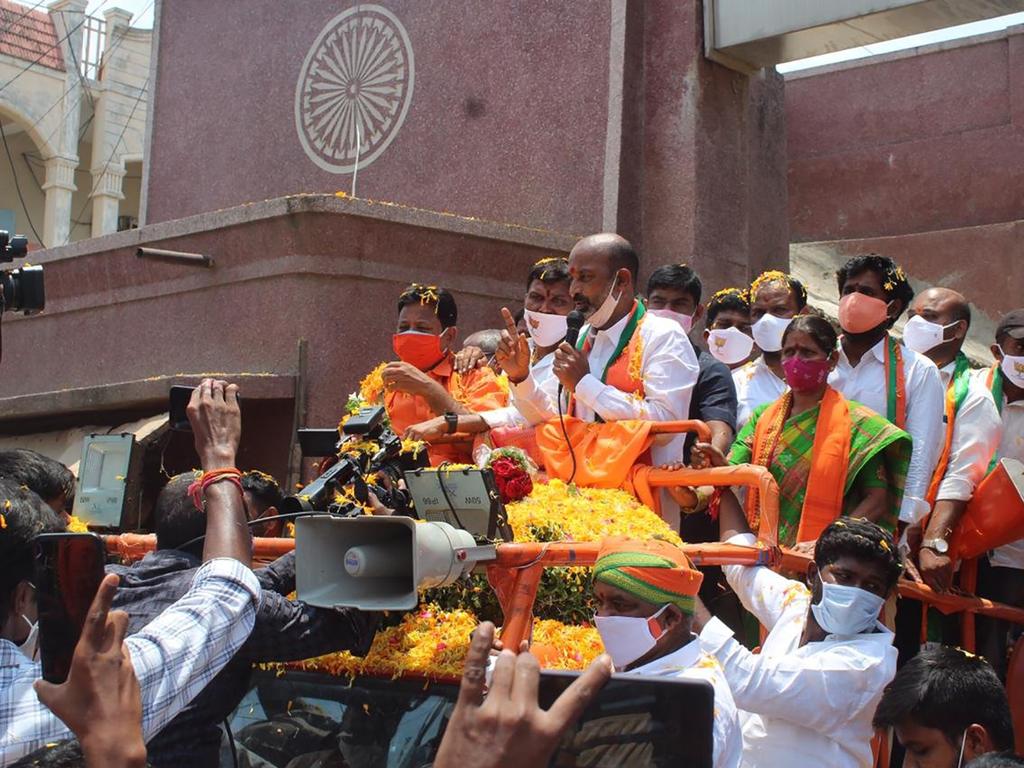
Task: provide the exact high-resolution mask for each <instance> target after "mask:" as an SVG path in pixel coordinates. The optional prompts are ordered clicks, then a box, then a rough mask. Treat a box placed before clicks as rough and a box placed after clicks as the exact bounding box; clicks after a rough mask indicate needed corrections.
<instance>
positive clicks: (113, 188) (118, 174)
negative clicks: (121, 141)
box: [91, 163, 125, 237]
mask: <svg viewBox="0 0 1024 768" xmlns="http://www.w3.org/2000/svg"><path fill="white" fill-rule="evenodd" d="M124 176H125V170H124V168H119V167H117V166H116V165H115V164H113V163H111V164H110V165H108V166H107V167H106V168H94V169H93V170H92V195H91V197H92V236H93V237H99V236H100V235H109V234H110V233H112V232H117V214H118V210H119V208H120V204H121V201H122V200H124V193H123V192H122V191H121V186H122V183H123V182H124Z"/></svg>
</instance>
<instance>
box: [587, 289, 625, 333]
mask: <svg viewBox="0 0 1024 768" xmlns="http://www.w3.org/2000/svg"><path fill="white" fill-rule="evenodd" d="M618 283H619V278H615V279H614V280H612V287H611V288H610V289H608V296H607V297H606V298H605V300H604V301H603V302H602V303H601V306H600V307H598V308H597V309H596V310H594V312H593V313H592V314H591V315H590V317H588V318H587V322H588V323H590V327H591V328H597V329H598V330H600V329H602V328H604V326H605V325H607V324H608V320H609V319H611V316H612V312H614V311H615V306H616V305H617V304H618V303H619V299H620V298H622V291H619V294H618V295H617V296H616V295H614V294H615V286H616V285H618Z"/></svg>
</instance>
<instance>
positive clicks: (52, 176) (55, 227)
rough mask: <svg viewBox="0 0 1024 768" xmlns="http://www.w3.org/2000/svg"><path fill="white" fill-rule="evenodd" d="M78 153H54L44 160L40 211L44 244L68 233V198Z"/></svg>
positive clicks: (58, 241)
mask: <svg viewBox="0 0 1024 768" xmlns="http://www.w3.org/2000/svg"><path fill="white" fill-rule="evenodd" d="M76 168H78V157H64V156H62V155H55V156H54V157H51V158H49V159H47V160H46V181H45V182H44V183H43V190H44V191H45V192H46V206H45V210H44V213H43V240H44V243H43V244H44V245H45V246H46V247H47V248H54V247H56V246H59V245H64V244H65V243H66V242H68V240H69V238H70V235H71V216H72V212H71V199H72V196H73V195H74V193H75V192H76V191H77V189H78V188H77V187H76V186H75V169H76Z"/></svg>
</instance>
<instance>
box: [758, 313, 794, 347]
mask: <svg viewBox="0 0 1024 768" xmlns="http://www.w3.org/2000/svg"><path fill="white" fill-rule="evenodd" d="M792 322H793V318H791V317H776V316H775V315H764V316H763V317H762V318H761V319H760V320H758V321H757V322H756V323H754V324H753V325H752V326H751V327H750V330H751V332H752V333H753V334H754V341H756V342H757V346H759V347H760V348H761V351H762V352H778V351H779V350H780V349H782V334H784V333H785V332H786V329H787V328H789V324H790V323H792Z"/></svg>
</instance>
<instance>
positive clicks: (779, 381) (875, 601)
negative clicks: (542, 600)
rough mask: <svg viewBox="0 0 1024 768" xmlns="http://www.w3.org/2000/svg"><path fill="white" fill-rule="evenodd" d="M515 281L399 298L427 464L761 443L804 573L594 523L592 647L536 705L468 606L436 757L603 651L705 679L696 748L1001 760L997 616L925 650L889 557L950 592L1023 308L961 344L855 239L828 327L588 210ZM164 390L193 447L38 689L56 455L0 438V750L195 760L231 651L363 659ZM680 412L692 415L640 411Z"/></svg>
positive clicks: (538, 728)
mask: <svg viewBox="0 0 1024 768" xmlns="http://www.w3.org/2000/svg"><path fill="white" fill-rule="evenodd" d="M525 278H526V279H525V285H526V290H525V294H524V299H523V306H522V309H521V310H520V311H518V312H513V311H512V310H510V309H509V308H502V309H501V312H500V314H499V313H498V312H497V311H496V312H495V321H496V322H495V324H496V325H498V326H499V327H497V328H493V329H483V330H480V331H478V332H476V333H474V334H472V335H471V336H469V337H467V339H466V341H465V342H464V343H462V344H460V342H459V328H458V311H457V307H456V302H455V299H454V297H453V296H452V294H451V293H450V292H449V291H447V290H445V289H444V288H442V287H438V286H431V285H420V284H416V285H412V286H410V287H409V288H408V289H407V290H405V291H403V292H402V293H401V295H400V296H399V298H398V301H397V315H398V317H397V323H396V331H395V334H394V338H393V351H394V354H395V356H396V357H397V358H398V359H397V360H395V361H394V362H391V363H388V364H387V365H386V366H384V368H383V370H382V372H381V378H382V381H383V385H384V395H383V405H384V407H385V409H386V411H387V415H388V418H389V419H390V423H391V426H392V428H393V429H394V430H395V431H396V432H398V433H399V434H400V435H402V436H403V437H405V438H409V439H413V440H422V441H425V442H426V443H428V444H429V445H430V447H429V457H430V460H431V462H432V463H433V464H435V465H440V464H444V463H450V462H455V463H470V462H473V461H474V455H475V454H476V450H475V449H476V448H478V447H479V446H480V445H481V444H484V445H487V446H491V447H501V446H505V445H515V446H519V447H523V448H524V449H525V450H526V452H527V453H528V454H529V455H530V456H531V457H532V458H534V459H535V461H536V462H537V463H538V464H539V465H540V468H541V470H542V471H543V472H545V473H546V474H547V475H548V476H549V477H552V478H559V479H562V480H567V481H572V482H576V483H578V484H584V485H586V484H593V485H599V486H601V487H619V486H621V487H625V488H628V487H630V486H629V483H630V477H631V473H632V472H633V471H634V469H635V467H637V466H655V467H668V468H675V467H682V466H690V467H693V468H695V469H705V468H709V467H725V466H729V465H739V464H754V465H759V466H762V467H765V468H766V469H767V470H768V472H770V474H771V475H772V477H773V478H774V479H775V481H776V485H777V489H778V502H779V504H778V506H779V519H778V525H777V531H773V532H772V533H773V534H774V535H776V536H777V542H778V545H779V546H781V547H784V548H786V549H788V550H791V551H792V552H794V553H796V554H797V555H803V556H804V557H806V558H807V559H808V561H809V562H808V566H807V572H806V577H804V575H803V574H799V575H797V574H794V573H779V572H776V571H775V570H772V569H770V568H768V567H766V566H764V565H758V566H739V565H729V566H724V567H722V568H715V567H706V568H701V569H698V568H695V567H694V566H693V565H692V564H691V563H690V562H689V560H688V559H687V558H686V556H685V554H684V553H683V551H682V550H681V549H679V547H677V546H674V545H672V544H670V543H667V542H663V541H634V540H629V539H621V538H607V539H605V540H604V541H602V542H601V546H600V553H599V556H598V558H597V562H596V563H595V565H594V569H593V583H592V591H593V600H594V604H595V607H596V613H595V616H594V624H595V627H596V629H597V631H598V632H599V633H600V635H601V638H602V641H603V644H604V647H605V651H606V656H603V657H602V658H600V659H598V661H596V662H595V663H594V665H592V667H591V668H590V669H589V670H588V671H587V672H585V673H584V674H583V675H582V676H581V677H580V678H579V679H578V680H577V681H576V683H574V684H573V685H572V686H571V687H570V688H569V689H568V690H567V691H566V692H565V693H564V694H563V696H562V697H561V698H560V699H559V700H558V702H556V704H555V706H553V707H551V708H550V709H548V710H543V709H541V708H539V706H538V704H537V675H538V665H537V662H536V660H535V659H533V658H532V656H531V655H530V654H529V653H527V652H520V653H515V652H514V651H515V650H520V649H504V650H501V651H500V653H497V655H496V656H494V655H493V654H494V653H495V651H494V648H495V647H500V643H498V642H497V640H496V637H495V628H494V627H493V626H492V625H490V624H487V623H485V624H482V625H481V626H480V627H479V628H478V630H477V632H476V633H474V637H473V640H472V643H471V646H470V650H469V655H468V657H467V660H466V666H465V673H464V676H463V680H462V687H461V692H460V695H459V699H458V702H457V703H456V705H455V707H454V710H453V711H452V713H451V716H450V718H449V722H448V727H447V730H446V732H445V736H444V738H443V740H442V742H441V745H440V748H439V751H438V753H437V755H436V760H435V762H434V764H435V765H439V766H455V765H458V766H459V768H469V767H470V766H506V765H513V764H515V765H519V764H520V763H522V762H524V761H526V762H527V763H529V761H530V760H534V759H536V760H537V761H539V762H540V763H543V762H545V761H546V760H548V759H549V758H550V756H551V755H552V753H553V752H554V750H555V748H556V746H557V744H558V742H559V740H560V739H561V737H562V734H563V733H564V731H565V730H566V729H567V728H568V727H569V726H570V725H571V724H572V722H573V721H574V720H576V719H577V718H578V717H579V715H580V714H581V713H582V712H583V710H584V709H585V708H586V706H587V704H588V703H589V702H590V701H592V700H593V698H594V697H595V696H596V695H597V693H598V691H599V690H600V687H601V685H602V684H603V683H604V681H605V680H607V678H608V676H609V675H610V674H611V673H612V671H615V672H618V673H621V674H625V675H630V676H643V677H652V678H659V677H672V678H683V679H693V680H703V681H706V682H708V683H710V685H711V686H712V688H713V690H714V702H715V705H714V725H713V744H714V765H715V766H716V768H726V767H732V766H752V767H753V766H756V767H758V768H768V767H775V766H793V765H800V766H834V767H836V768H842V767H845V766H851V767H852V766H871V765H873V764H874V762H873V761H874V759H875V751H877V742H876V741H875V740H874V739H875V736H876V734H877V733H878V732H881V731H888V730H891V731H892V733H894V735H895V739H896V741H897V742H898V745H899V746H898V747H897V749H896V759H897V760H900V759H901V760H902V761H903V763H902V764H903V765H905V766H908V768H913V767H915V766H920V767H922V768H931V767H934V768H954V766H955V767H956V768H960V767H961V766H966V765H971V766H977V767H979V768H983V767H984V766H1002V765H1021V764H1024V761H1021V760H1019V759H1018V758H1015V757H1013V756H1012V753H1013V749H1014V733H1013V724H1012V719H1011V717H1010V709H1009V704H1008V700H1007V696H1006V693H1005V689H1004V686H1003V681H1004V679H1005V677H1006V674H1007V658H1008V653H1009V650H1010V647H1011V644H1012V642H1013V641H1014V639H1015V637H1016V633H1015V632H1014V629H1013V626H1012V625H1010V624H1009V623H1007V622H1003V621H994V620H985V619H982V618H979V620H978V635H979V644H978V647H979V653H980V655H979V656H975V655H973V654H970V653H967V652H964V651H961V650H958V649H955V648H952V647H949V646H943V645H941V644H939V643H926V644H924V645H923V646H922V642H921V641H922V635H927V637H928V639H929V640H931V639H932V635H933V634H934V629H935V627H933V626H932V625H933V624H934V625H935V626H936V627H937V628H938V629H939V630H942V629H946V630H948V629H949V626H948V624H949V622H950V621H954V622H955V619H950V618H948V617H937V618H936V619H935V620H934V621H929V626H928V627H927V628H923V627H922V622H923V619H922V616H923V615H926V613H925V611H923V609H922V606H921V604H919V603H915V602H913V601H910V600H907V599H900V600H898V601H897V600H896V599H895V596H896V591H897V584H898V582H899V580H900V579H911V580H914V581H917V582H919V583H921V584H923V585H926V586H927V587H928V588H930V589H931V590H933V591H934V592H937V593H946V592H949V591H951V590H954V589H955V588H956V585H957V579H958V576H959V574H958V556H957V551H956V549H955V543H956V542H955V533H956V531H957V529H958V526H959V525H960V524H961V521H962V520H963V519H964V517H965V515H966V514H968V509H969V508H970V505H971V502H972V500H974V498H975V496H976V494H977V491H978V489H979V487H981V486H982V483H983V481H984V480H985V479H986V477H987V476H988V475H989V474H990V473H992V472H993V471H995V470H996V468H997V466H998V462H999V460H1000V459H1003V458H1008V459H1016V460H1018V461H1024V309H1021V310H1015V311H1012V312H1009V313H1008V314H1006V315H1005V316H1003V317H1002V318H1001V319H1000V321H999V323H998V325H997V327H996V331H995V336H994V339H993V344H992V347H991V354H992V359H991V360H986V361H973V363H972V361H971V360H969V359H968V357H967V356H966V355H965V353H964V351H963V346H964V343H965V340H966V338H967V333H968V330H969V329H970V326H971V311H970V306H969V302H968V300H967V299H966V298H965V297H964V296H962V295H961V294H959V293H957V292H955V291H953V290H950V289H948V288H944V287H934V288H930V289H928V290H925V291H923V292H921V293H920V294H918V295H915V292H914V290H913V289H912V287H911V285H910V282H909V280H908V279H907V277H906V275H905V274H904V272H903V270H902V269H901V268H900V267H899V266H898V265H897V264H895V263H894V262H893V261H892V260H891V259H889V258H887V257H885V256H880V255H876V254H871V255H865V256H857V257H854V258H852V259H850V260H849V261H848V262H847V263H846V264H844V265H843V266H842V268H841V269H840V270H839V271H838V273H837V286H836V288H837V294H836V295H837V299H838V318H837V319H836V321H833V320H831V319H829V318H828V317H827V316H826V315H825V314H824V313H823V312H822V311H820V310H819V309H817V308H815V307H812V306H809V304H808V294H807V291H806V289H805V288H804V286H803V285H802V284H801V283H800V281H798V280H797V279H795V278H793V277H792V276H790V275H787V274H784V273H782V272H775V271H773V272H767V273H765V274H763V275H761V276H759V277H758V278H757V279H756V280H754V281H753V282H752V284H751V285H750V286H749V287H746V286H744V287H726V288H723V289H722V290H719V291H717V292H716V293H714V294H713V295H712V296H711V297H710V298H706V297H705V290H704V286H703V284H702V282H701V279H700V277H699V276H698V275H697V274H696V273H695V271H694V270H693V269H691V268H690V267H688V266H685V265H666V266H662V267H659V268H657V269H655V270H654V271H653V272H652V273H651V275H650V276H649V278H648V280H647V282H646V285H643V284H641V282H640V278H641V275H640V270H639V259H638V257H637V254H636V252H635V251H634V249H633V248H632V246H631V245H630V244H629V243H628V242H627V241H626V240H624V239H623V238H621V237H619V236H617V235H613V234H598V235H592V236H589V237H585V238H583V239H582V240H580V241H579V242H578V243H577V244H576V246H575V247H574V248H573V249H572V252H571V253H570V254H569V256H568V258H562V257H553V258H547V259H543V260H541V261H540V262H538V263H537V264H535V265H534V266H533V267H532V268H531V269H530V270H529V272H528V273H527V274H526V275H525ZM573 313H578V314H576V315H574V314H573ZM580 316H582V317H580ZM904 316H908V317H909V319H908V321H907V323H906V325H905V327H904V330H903V333H902V338H897V336H896V335H895V334H894V332H893V328H894V326H895V325H896V323H897V321H898V320H900V319H901V318H903V317H904ZM701 324H703V330H702V331H701V332H700V333H698V330H699V329H700V326H701ZM581 325H582V327H580V326H581ZM577 332H578V333H577ZM977 364H981V367H976V365H977ZM188 415H189V419H190V421H191V423H192V425H193V430H194V433H195V444H196V450H197V453H198V456H199V460H200V466H201V470H199V471H196V472H191V473H187V474H185V475H179V476H177V477H175V478H172V479H171V480H170V481H169V482H168V483H167V484H166V486H165V487H164V489H163V490H162V491H161V493H160V496H159V498H158V500H157V503H156V508H155V510H154V521H155V531H156V536H157V549H156V551H154V552H152V553H151V554H149V555H147V556H146V557H145V558H143V559H142V560H141V561H139V562H137V563H134V564H131V565H111V566H108V577H107V579H106V580H105V581H104V582H103V585H102V587H101V589H100V592H99V593H98V595H97V596H96V601H95V605H94V610H93V612H92V613H91V614H90V618H89V621H88V623H87V626H86V629H85V631H84V632H83V636H82V639H81V641H80V643H79V647H78V649H77V651H76V655H75V659H74V662H73V665H72V670H71V675H70V676H69V678H68V680H67V682H66V683H64V684H63V685H59V686H54V685H51V684H48V683H45V682H42V681H40V667H39V663H38V658H37V656H38V653H37V648H38V645H37V634H38V632H37V615H38V612H37V607H36V605H35V588H34V586H33V585H32V581H31V579H32V577H31V574H32V547H31V543H32V539H33V537H34V536H36V535H37V534H39V533H43V532H50V531H60V530H64V529H65V527H66V524H67V513H68V512H69V511H70V509H71V507H70V504H71V502H72V501H73V498H74V493H75V480H74V477H73V475H71V473H70V472H69V471H68V470H67V468H65V467H63V466H62V465H60V464H59V463H58V462H55V461H52V460H49V459H46V458H45V457H42V456H40V455H38V454H34V453H33V452H30V451H8V452H0V498H5V501H4V502H3V503H4V508H3V509H2V510H0V511H2V514H0V544H2V552H3V557H4V559H5V567H4V570H3V574H4V575H3V583H2V584H0V677H2V678H3V682H2V685H0V721H2V723H0V726H2V728H0V765H16V764H17V765H22V764H24V765H75V764H77V765H82V764H85V765H89V766H99V765H111V766H122V765H124V766H129V765H131V766H134V765H145V764H147V762H148V764H151V765H154V766H157V768H163V767H165V766H179V765H186V764H188V765H195V766H197V767H201V766H214V765H217V764H218V760H219V750H220V741H221V734H222V732H221V728H220V723H221V722H222V721H223V720H224V719H225V718H226V717H227V716H228V715H229V714H230V713H231V712H232V711H233V710H234V709H235V707H236V706H237V705H238V703H239V701H241V699H242V697H243V696H244V694H245V693H246V691H247V689H248V685H249V675H250V671H251V669H252V667H253V665H254V664H257V663H262V662H284V661H293V660H299V659H305V658H309V657H313V656H317V655H320V654H325V653H330V652H334V651H340V650H348V651H351V652H352V653H355V654H357V655H358V654H365V653H366V652H367V650H368V648H369V646H370V644H371V642H372V640H373V637H374V634H375V632H376V629H377V625H378V622H379V621H380V617H379V616H378V615H376V614H373V613H369V612H364V611H359V610H355V609H323V608H314V607H312V606H309V605H306V604H304V603H303V602H301V601H299V600H296V599H292V598H289V597H288V595H289V594H290V593H292V592H294V590H295V557H294V553H293V554H290V555H286V556H285V557H282V558H280V559H279V560H277V561H275V562H274V563H272V564H271V565H269V566H267V567H265V568H259V569H256V570H255V571H254V570H252V568H251V566H252V562H251V533H250V528H253V529H255V531H256V533H257V534H258V535H270V536H275V535H279V534H280V533H281V532H282V526H281V522H280V521H279V520H268V521H267V522H258V521H259V520H260V518H262V517H267V518H275V516H276V510H277V507H278V506H279V505H280V502H281V492H280V489H279V488H278V487H277V485H276V483H274V482H273V479H272V478H269V477H268V476H266V475H263V474H262V473H242V472H240V471H239V470H237V469H236V468H235V458H236V452H237V447H238V441H239V436H240V431H241V419H240V413H239V409H238V404H237V390H236V388H235V387H234V386H233V385H230V384H227V383H226V382H220V381H215V380H205V381H204V382H203V383H202V384H201V386H200V387H199V388H197V390H196V391H195V394H194V396H193V399H192V402H191V403H190V405H189V409H188ZM687 420H699V421H701V422H703V423H704V424H706V425H707V427H708V432H707V434H706V435H704V437H703V438H701V439H695V438H694V437H693V436H692V435H688V434H686V433H675V432H668V433H661V432H658V431H657V430H654V429H653V428H652V424H657V423H659V422H660V423H664V422H680V421H687ZM451 436H455V437H456V438H461V439H458V440H456V439H452V438H451ZM760 501H761V500H760V499H759V498H758V492H756V491H754V490H753V489H750V490H747V489H742V488H723V487H717V488H715V487H711V486H706V487H689V486H686V487H676V488H671V489H666V491H665V492H664V493H663V494H661V495H660V496H659V497H658V498H656V499H655V501H654V505H655V507H656V511H657V512H658V513H659V514H660V515H661V516H662V517H663V518H664V519H665V520H666V521H667V522H668V523H669V524H670V525H671V526H672V527H673V528H674V529H675V530H677V531H678V532H679V533H680V535H681V538H682V539H683V540H684V541H687V542H693V543H698V542H711V541H714V542H719V541H720V542H725V543H729V544H740V545H745V546H755V545H756V544H757V535H758V534H759V533H761V534H763V533H764V531H763V526H762V525H761V523H762V521H761V520H760V519H759V509H760ZM253 523H255V525H251V524H253ZM1000 544H1001V546H999V547H997V548H995V549H994V551H992V552H991V553H989V554H988V555H983V556H982V557H980V558H979V572H978V591H979V594H981V595H983V596H986V597H989V598H991V599H993V600H997V601H999V602H1004V603H1007V604H1009V605H1012V606H1015V607H1024V541H1019V542H1012V541H1008V542H1000ZM940 634H941V632H940ZM946 634H947V635H948V634H949V633H948V632H947V633H946ZM522 650H525V649H522ZM488 669H490V671H489V672H488ZM488 680H489V681H488ZM72 737H77V741H76V742H75V741H70V739H72ZM55 744H59V745H60V746H57V747H54V745H55ZM60 761H64V762H60ZM76 761H77V762H76Z"/></svg>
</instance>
